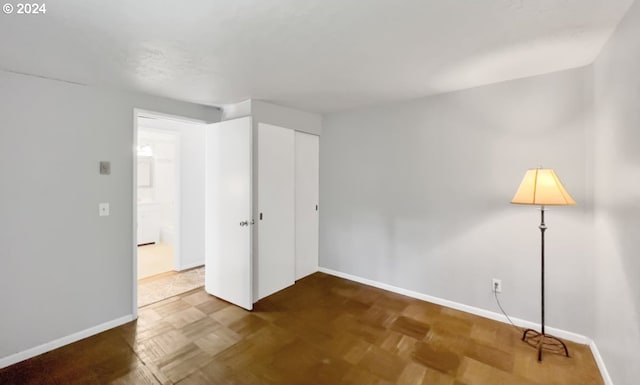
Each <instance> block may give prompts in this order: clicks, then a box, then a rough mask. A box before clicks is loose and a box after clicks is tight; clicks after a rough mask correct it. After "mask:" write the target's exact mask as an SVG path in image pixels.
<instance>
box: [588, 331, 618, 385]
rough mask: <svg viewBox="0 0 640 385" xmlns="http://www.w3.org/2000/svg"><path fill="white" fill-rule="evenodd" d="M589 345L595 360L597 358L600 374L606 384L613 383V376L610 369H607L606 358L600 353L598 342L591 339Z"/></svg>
mask: <svg viewBox="0 0 640 385" xmlns="http://www.w3.org/2000/svg"><path fill="white" fill-rule="evenodd" d="M589 347H590V348H591V354H593V358H595V360H596V364H597V365H598V369H600V375H601V376H602V379H603V380H604V383H605V385H613V381H612V380H611V376H610V375H609V371H608V370H607V367H606V366H605V364H604V360H603V359H602V356H601V355H600V351H599V350H598V347H597V346H596V342H595V341H593V340H591V343H590V344H589Z"/></svg>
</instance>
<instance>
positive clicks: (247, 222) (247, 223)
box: [240, 221, 249, 226]
mask: <svg viewBox="0 0 640 385" xmlns="http://www.w3.org/2000/svg"><path fill="white" fill-rule="evenodd" d="M240 226H249V221H242V222H240Z"/></svg>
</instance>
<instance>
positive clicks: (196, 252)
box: [138, 119, 205, 270]
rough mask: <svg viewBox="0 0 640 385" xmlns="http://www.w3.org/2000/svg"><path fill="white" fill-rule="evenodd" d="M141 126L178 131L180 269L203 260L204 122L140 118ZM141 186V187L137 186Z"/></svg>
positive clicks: (198, 263)
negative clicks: (202, 123)
mask: <svg viewBox="0 0 640 385" xmlns="http://www.w3.org/2000/svg"><path fill="white" fill-rule="evenodd" d="M140 127H143V128H151V129H155V130H163V131H165V132H166V131H169V132H175V133H177V134H178V135H179V138H180V139H179V143H180V149H179V157H180V161H179V162H180V165H179V166H180V170H179V172H178V174H179V177H180V180H179V187H178V189H179V194H180V202H179V210H180V219H179V221H180V222H179V223H178V224H177V229H178V230H179V231H180V237H181V239H180V261H179V266H178V269H179V270H184V269H188V268H191V267H194V266H200V265H203V264H204V204H205V182H204V180H205V126H204V125H201V124H197V123H191V122H185V121H177V120H172V119H141V120H140ZM138 190H140V189H138Z"/></svg>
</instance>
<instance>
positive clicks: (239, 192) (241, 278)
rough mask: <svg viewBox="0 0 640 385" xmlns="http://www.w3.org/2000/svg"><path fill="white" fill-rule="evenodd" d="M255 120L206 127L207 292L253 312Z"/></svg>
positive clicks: (242, 119)
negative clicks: (253, 126) (252, 218)
mask: <svg viewBox="0 0 640 385" xmlns="http://www.w3.org/2000/svg"><path fill="white" fill-rule="evenodd" d="M251 131H252V123H251V118H249V117H247V118H241V119H235V120H229V121H224V122H220V123H215V124H210V125H207V127H206V129H205V132H206V139H205V142H206V178H205V180H206V187H205V191H206V198H205V290H206V291H207V292H208V293H209V294H213V295H215V296H216V297H219V298H222V299H224V300H226V301H229V302H231V303H233V304H236V305H238V306H241V307H243V308H245V309H248V310H251V309H252V308H253V295H252V293H253V292H252V290H253V286H252V284H253V280H252V259H251V227H252V226H251V199H252V184H251V172H252V166H251V163H252V161H251V159H252V134H251Z"/></svg>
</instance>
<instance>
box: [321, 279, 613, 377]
mask: <svg viewBox="0 0 640 385" xmlns="http://www.w3.org/2000/svg"><path fill="white" fill-rule="evenodd" d="M318 271H320V272H322V273H326V274H330V275H334V276H336V277H340V278H344V279H348V280H350V281H355V282H359V283H362V284H365V285H368V286H373V287H377V288H379V289H383V290H387V291H391V292H393V293H398V294H402V295H406V296H407V297H412V298H417V299H420V300H423V301H427V302H431V303H435V304H437V305H441V306H445V307H449V308H452V309H456V310H460V311H464V312H467V313H471V314H475V315H478V316H480V317H484V318H489V319H492V320H495V321H499V322H504V323H508V322H509V320H507V318H506V317H505V316H504V315H503V314H500V313H496V312H493V311H490V310H485V309H481V308H479V307H475V306H469V305H465V304H462V303H458V302H454V301H449V300H447V299H442V298H438V297H433V296H430V295H427V294H423V293H419V292H417V291H413V290H407V289H403V288H401V287H397V286H393V285H388V284H386V283H382V282H378V281H374V280H371V279H367V278H362V277H358V276H357V275H351V274H348V273H343V272H341V271H336V270H331V269H327V268H326V267H320V268H319V269H318ZM511 320H512V321H513V323H515V324H516V325H518V326H520V327H524V328H528V329H539V328H540V324H538V323H535V322H531V321H527V320H523V319H519V318H514V317H511ZM545 329H546V330H548V331H549V334H553V335H554V336H556V337H560V338H563V339H566V340H569V341H573V342H577V343H579V344H585V345H589V347H590V348H591V352H592V353H593V357H594V358H595V360H596V364H597V365H598V369H600V374H601V375H602V379H603V380H604V383H605V384H606V385H613V382H612V381H611V377H610V376H609V372H608V371H607V367H606V366H605V364H604V360H603V359H602V356H600V352H599V351H598V348H597V347H596V343H595V342H594V341H593V340H592V339H591V338H589V337H586V336H583V335H582V334H577V333H573V332H569V331H566V330H562V329H557V328H553V327H548V326H546V325H545Z"/></svg>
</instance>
